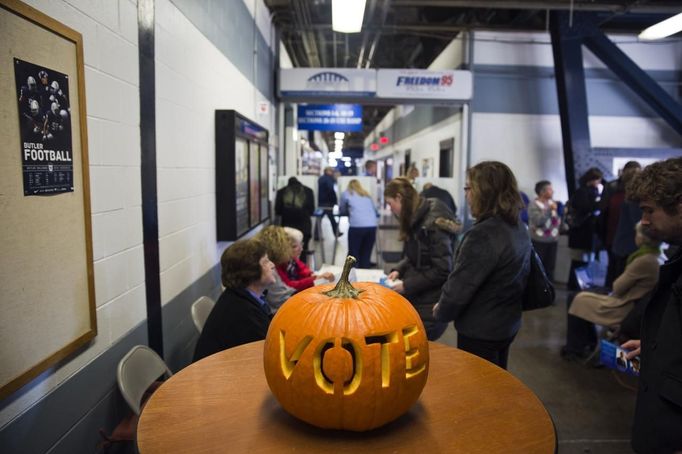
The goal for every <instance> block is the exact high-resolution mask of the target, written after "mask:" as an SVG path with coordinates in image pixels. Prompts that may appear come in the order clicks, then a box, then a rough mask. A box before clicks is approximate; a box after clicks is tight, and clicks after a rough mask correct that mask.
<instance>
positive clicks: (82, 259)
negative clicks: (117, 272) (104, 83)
mask: <svg viewBox="0 0 682 454" xmlns="http://www.w3.org/2000/svg"><path fill="white" fill-rule="evenodd" d="M83 73H84V72H83V42H82V37H81V35H80V33H78V32H76V31H74V30H72V29H70V28H68V27H66V26H65V25H63V24H61V23H59V22H57V21H55V20H53V19H51V18H50V17H48V16H46V15H44V14H42V13H41V12H39V11H37V10H35V9H33V8H31V7H29V6H27V5H25V4H24V3H21V2H19V1H17V0H0V136H1V137H2V138H3V139H2V142H3V143H2V147H0V219H2V221H0V251H2V253H1V255H0V257H1V259H0V314H2V315H1V316H0V364H1V365H2V366H0V399H2V398H4V397H6V396H8V395H9V394H11V393H12V392H14V391H16V390H17V389H19V388H20V387H21V386H23V385H25V384H26V383H28V382H29V381H30V380H31V379H33V378H35V377H36V376H38V375H39V374H40V373H41V372H43V371H45V370H46V369H48V368H50V367H52V366H53V365H55V364H56V363H58V362H59V361H61V360H62V359H64V358H66V357H67V356H68V355H70V354H72V353H74V352H75V351H76V350H78V349H79V348H80V347H81V346H83V345H85V344H87V343H88V342H89V341H90V340H91V339H92V338H94V337H95V335H96V334H97V320H96V312H95V291H94V278H93V277H94V275H93V261H92V234H91V225H90V224H91V219H90V187H89V176H88V153H87V143H88V141H87V130H86V112H85V82H84V75H83Z"/></svg>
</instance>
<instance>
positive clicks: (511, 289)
mask: <svg viewBox="0 0 682 454" xmlns="http://www.w3.org/2000/svg"><path fill="white" fill-rule="evenodd" d="M464 190H465V191H466V198H467V204H468V205H469V207H470V209H471V214H472V215H473V217H474V218H476V222H475V224H474V225H473V226H472V227H471V229H469V231H468V232H466V233H465V234H464V237H463V238H462V241H461V243H460V245H459V247H458V248H457V252H456V253H455V264H454V268H453V270H452V273H451V274H450V276H449V277H448V279H447V282H446V283H445V285H444V286H443V289H442V294H441V295H440V299H439V300H438V304H436V306H435V307H434V308H433V314H434V317H435V318H436V319H437V320H439V321H442V322H447V321H450V320H454V322H455V328H456V329H457V347H458V348H460V349H462V350H464V351H467V352H469V353H473V354H474V355H477V356H480V357H481V358H483V359H487V360H488V361H490V362H492V363H493V364H496V365H498V366H500V367H502V368H503V369H506V368H507V358H508V356H509V346H510V345H511V343H512V341H513V340H514V337H515V336H516V333H517V332H518V330H519V328H520V327H521V299H522V295H523V291H524V288H525V286H526V281H527V280H528V273H529V270H530V251H531V244H530V236H529V235H528V230H527V228H526V225H525V224H524V223H522V222H521V219H520V211H521V208H522V207H523V202H522V201H521V196H520V195H519V189H518V186H517V184H516V178H515V177H514V174H513V173H512V171H511V169H510V168H509V167H507V166H506V165H505V164H503V163H501V162H497V161H484V162H481V163H479V164H477V165H475V166H474V167H471V168H470V169H469V170H467V182H466V186H465V187H464Z"/></svg>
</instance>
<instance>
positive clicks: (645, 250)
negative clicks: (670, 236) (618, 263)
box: [625, 244, 661, 266]
mask: <svg viewBox="0 0 682 454" xmlns="http://www.w3.org/2000/svg"><path fill="white" fill-rule="evenodd" d="M660 253H661V248H660V247H654V246H647V245H645V244H643V245H641V246H640V247H639V249H637V250H636V251H635V252H633V253H632V254H630V255H629V256H628V260H627V262H626V263H625V266H628V265H629V264H630V263H632V261H633V260H635V259H636V258H638V257H641V256H643V255H646V254H656V255H659V254H660Z"/></svg>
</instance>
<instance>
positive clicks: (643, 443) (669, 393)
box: [632, 251, 682, 453]
mask: <svg viewBox="0 0 682 454" xmlns="http://www.w3.org/2000/svg"><path fill="white" fill-rule="evenodd" d="M632 447H633V449H634V450H635V451H636V452H638V453H672V452H675V451H678V450H682V254H681V253H680V252H679V251H678V253H677V254H676V255H675V256H674V257H673V258H671V259H670V260H669V261H668V262H667V263H666V264H665V265H663V266H662V267H661V269H660V272H659V280H658V286H657V288H656V289H655V290H654V294H653V295H652V297H651V299H650V300H649V302H648V304H647V305H646V307H645V309H644V320H643V323H642V353H641V368H640V376H639V389H638V392H637V406H636V408H635V422H634V425H633V427H632Z"/></svg>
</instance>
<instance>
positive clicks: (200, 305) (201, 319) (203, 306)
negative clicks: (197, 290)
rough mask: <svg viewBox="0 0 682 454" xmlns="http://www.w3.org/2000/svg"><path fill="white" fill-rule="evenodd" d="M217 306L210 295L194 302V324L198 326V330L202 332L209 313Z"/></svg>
mask: <svg viewBox="0 0 682 454" xmlns="http://www.w3.org/2000/svg"><path fill="white" fill-rule="evenodd" d="M213 306H215V301H213V300H212V299H211V298H209V297H208V296H202V297H200V298H199V299H197V300H196V301H195V302H194V303H192V321H193V322H194V326H196V327H197V331H199V334H201V330H202V329H204V324H205V323H206V319H207V318H208V314H210V313H211V311H212V310H213Z"/></svg>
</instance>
